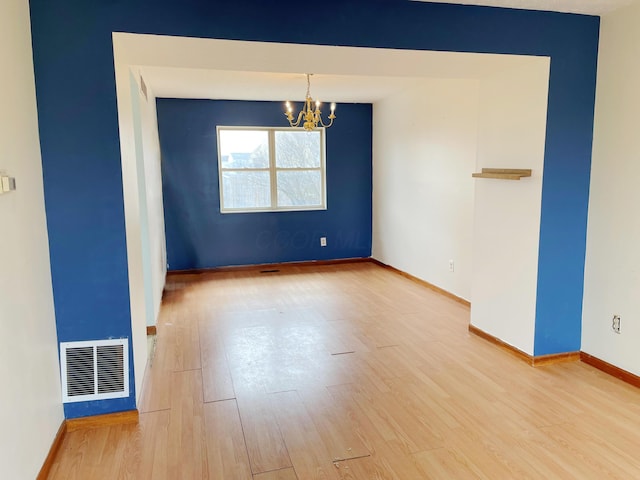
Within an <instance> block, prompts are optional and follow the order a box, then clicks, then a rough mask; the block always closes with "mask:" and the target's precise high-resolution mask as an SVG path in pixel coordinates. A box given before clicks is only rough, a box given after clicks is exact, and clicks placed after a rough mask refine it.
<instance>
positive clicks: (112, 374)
mask: <svg viewBox="0 0 640 480" xmlns="http://www.w3.org/2000/svg"><path fill="white" fill-rule="evenodd" d="M60 370H61V372H62V401H63V402H64V403H71V402H85V401H87V400H106V399H109V398H122V397H128V396H129V340H128V339H127V338H117V339H113V340H94V341H88V342H61V343H60Z"/></svg>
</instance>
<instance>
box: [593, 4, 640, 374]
mask: <svg viewBox="0 0 640 480" xmlns="http://www.w3.org/2000/svg"><path fill="white" fill-rule="evenodd" d="M639 25H640V4H636V5H635V6H632V7H628V8H625V9H623V10H620V11H617V12H615V13H611V14H608V15H605V16H603V17H602V21H601V24H600V48H599V57H598V79H597V89H596V109H595V127H594V144H593V160H592V169H591V191H590V196H589V223H588V228H587V253H586V262H585V288H584V300H583V320H582V350H583V351H584V352H586V353H589V354H591V355H594V356H596V357H598V358H600V359H602V360H605V361H607V362H609V363H612V364H614V365H616V366H618V367H620V368H623V369H624V370H627V371H630V372H633V373H634V374H636V375H640V340H639V339H640V221H639V220H638V219H639V218H640V217H639V215H640V214H639V213H638V206H640V188H639V185H640V89H639V86H640V29H639V28H638V26H639ZM614 314H618V315H620V316H621V318H622V321H621V327H622V328H621V334H620V335H618V334H616V333H614V332H613V331H612V329H611V319H612V317H613V315H614Z"/></svg>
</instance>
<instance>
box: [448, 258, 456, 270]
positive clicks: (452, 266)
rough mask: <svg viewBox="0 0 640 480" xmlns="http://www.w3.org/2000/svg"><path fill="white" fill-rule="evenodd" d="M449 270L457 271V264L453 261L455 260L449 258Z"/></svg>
mask: <svg viewBox="0 0 640 480" xmlns="http://www.w3.org/2000/svg"><path fill="white" fill-rule="evenodd" d="M449 271H450V272H454V271H455V264H454V263H453V260H449Z"/></svg>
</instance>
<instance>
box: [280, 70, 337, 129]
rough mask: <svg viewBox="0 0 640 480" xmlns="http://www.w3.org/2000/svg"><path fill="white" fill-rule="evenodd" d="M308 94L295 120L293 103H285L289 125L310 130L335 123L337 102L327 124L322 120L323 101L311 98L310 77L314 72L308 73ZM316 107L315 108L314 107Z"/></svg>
mask: <svg viewBox="0 0 640 480" xmlns="http://www.w3.org/2000/svg"><path fill="white" fill-rule="evenodd" d="M306 75H307V95H306V97H305V100H304V106H303V107H302V110H300V113H298V118H297V119H296V120H295V121H294V120H293V119H294V117H293V108H292V107H291V103H289V102H288V101H287V102H286V103H285V107H286V111H285V112H284V114H285V116H286V117H287V120H289V125H291V126H292V127H302V128H304V129H305V130H307V131H308V132H310V131H311V130H313V129H314V128H318V126H321V127H325V128H329V127H330V126H331V125H333V119H334V118H336V114H335V111H336V104H335V103H332V104H331V113H330V114H329V123H328V124H325V123H324V121H323V120H322V113H321V112H320V105H321V103H320V102H318V101H315V102H314V101H313V98H311V93H310V90H311V81H310V79H309V77H310V76H311V75H313V74H312V73H307V74H306ZM314 107H315V109H314Z"/></svg>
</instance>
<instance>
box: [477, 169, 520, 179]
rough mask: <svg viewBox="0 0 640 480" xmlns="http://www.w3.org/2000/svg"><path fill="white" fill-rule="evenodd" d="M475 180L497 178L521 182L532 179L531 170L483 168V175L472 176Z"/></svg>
mask: <svg viewBox="0 0 640 480" xmlns="http://www.w3.org/2000/svg"><path fill="white" fill-rule="evenodd" d="M471 176H472V177H473V178H497V179H501V180H520V179H521V178H522V177H530V176H531V169H530V168H525V169H523V168H483V169H482V172H481V173H473V174H471Z"/></svg>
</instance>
